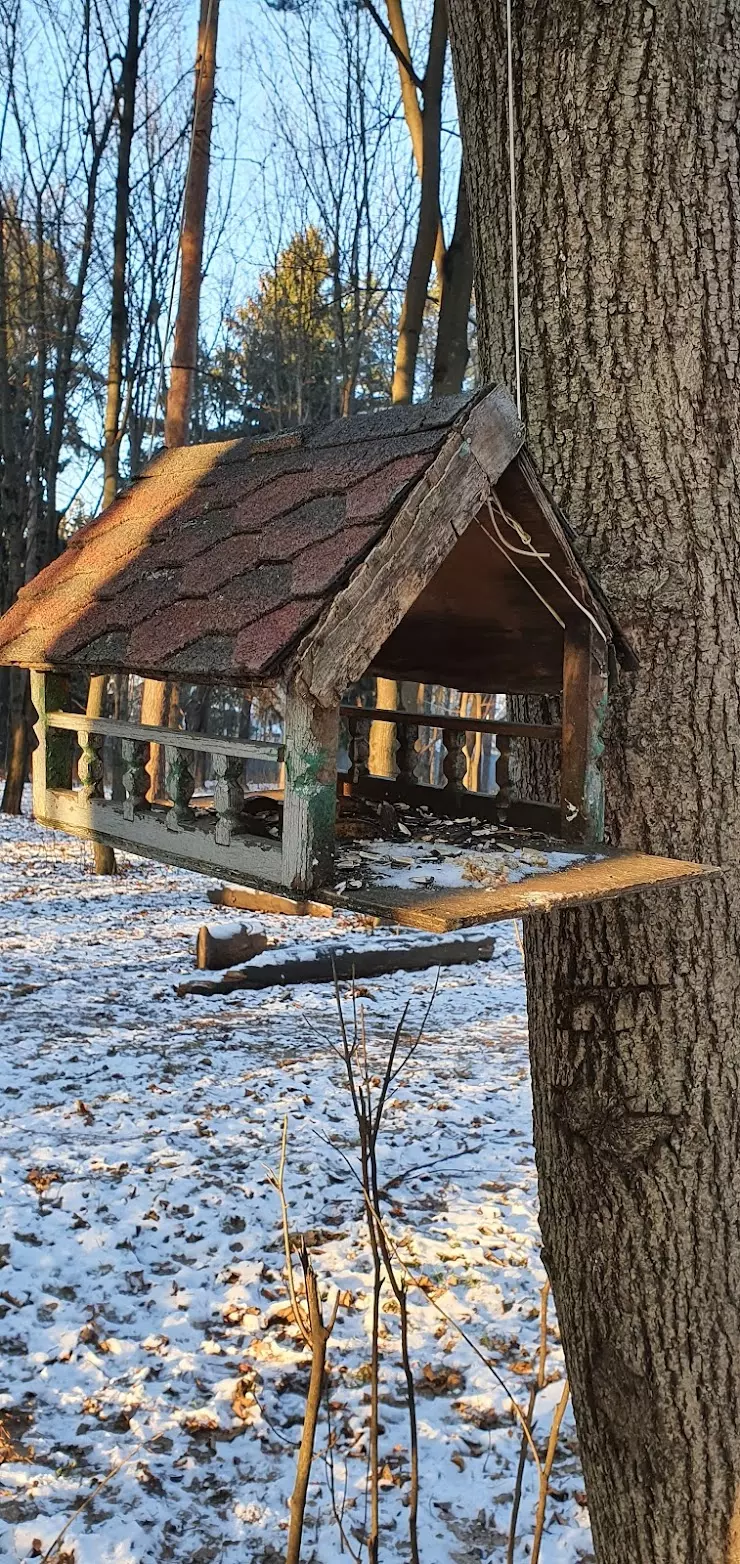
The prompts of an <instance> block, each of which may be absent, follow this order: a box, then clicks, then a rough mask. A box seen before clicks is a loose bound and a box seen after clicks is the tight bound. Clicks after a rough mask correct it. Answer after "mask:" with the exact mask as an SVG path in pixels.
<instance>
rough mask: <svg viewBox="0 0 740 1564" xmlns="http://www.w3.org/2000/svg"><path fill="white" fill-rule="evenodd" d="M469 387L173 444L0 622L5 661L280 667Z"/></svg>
mask: <svg viewBox="0 0 740 1564" xmlns="http://www.w3.org/2000/svg"><path fill="white" fill-rule="evenodd" d="M472 400H473V398H472V397H470V396H464V397H447V398H444V399H443V400H441V401H439V402H437V403H434V402H432V403H421V404H418V405H414V406H412V407H394V408H388V409H386V410H384V411H382V412H379V413H372V414H358V415H357V416H355V417H352V418H347V419H338V420H336V421H335V422H334V423H331V424H327V425H324V426H323V427H318V426H317V427H310V426H309V427H308V428H306V429H302V430H298V431H292V432H290V433H288V434H286V435H278V436H271V437H269V438H268V439H266V440H254V439H251V438H247V439H242V440H232V441H221V442H218V443H212V444H206V445H199V446H188V447H186V448H185V449H183V450H176V451H167V452H164V453H162V455H161V456H159V457H158V458H156V460H155V461H154V462H152V463H151V465H150V467H149V468H148V469H147V470H146V472H145V473H144V474H142V476H141V477H140V478H138V479H137V480H136V481H135V482H134V483H133V484H132V485H131V487H130V489H129V490H128V491H127V492H126V493H125V494H123V495H121V496H120V498H119V499H118V500H116V502H115V503H114V505H112V506H111V507H110V508H109V510H107V511H106V512H105V514H104V515H103V516H101V517H99V518H98V519H97V520H96V521H93V522H90V523H89V524H88V525H87V526H86V527H84V528H82V529H81V530H80V532H79V533H77V534H76V535H75V536H74V538H73V539H72V540H71V541H70V544H69V546H68V548H67V549H66V551H65V553H64V554H63V555H61V557H60V558H59V559H57V560H55V561H54V562H53V564H51V565H50V566H48V568H47V569H46V570H44V571H42V572H41V574H40V575H39V576H37V577H36V579H35V580H34V581H32V582H31V583H30V584H29V586H28V587H25V588H23V589H22V591H21V593H20V594H19V598H18V601H17V602H16V604H15V605H14V606H13V608H12V609H11V610H10V611H9V613H8V614H6V615H5V617H4V619H3V620H2V622H0V662H20V663H21V664H23V665H25V666H30V667H44V666H47V667H48V666H67V667H76V666H79V667H85V668H96V667H97V668H100V670H101V671H103V670H110V671H122V672H138V673H146V674H154V675H157V676H159V677H166V676H167V675H168V674H170V673H178V674H179V675H180V677H189V678H191V679H193V680H197V679H199V678H201V679H204V680H207V681H209V682H215V681H217V680H219V679H221V680H224V681H227V682H230V683H234V682H238V681H239V680H240V679H244V680H246V679H248V678H250V677H253V676H255V675H260V674H266V673H268V672H269V673H271V672H273V671H275V670H276V669H278V668H279V667H280V666H281V665H282V664H283V663H284V662H285V661H286V660H287V659H288V658H289V656H290V653H291V651H292V650H293V648H294V646H295V644H296V641H297V639H298V638H299V637H300V636H301V635H302V634H303V633H304V632H305V630H307V629H308V627H309V626H310V625H311V624H312V623H313V622H314V621H315V620H316V619H317V617H318V616H319V614H320V613H321V612H322V610H323V609H324V608H325V607H327V606H328V605H329V603H330V602H331V601H332V600H333V598H334V596H335V595H336V592H337V590H338V589H339V588H340V587H341V586H342V585H344V584H345V583H346V581H347V580H349V577H350V575H351V573H352V571H353V570H354V569H355V568H356V567H357V565H358V564H359V563H360V562H361V561H362V560H363V559H364V558H365V556H366V555H367V553H368V552H369V550H370V549H371V548H372V547H373V544H374V543H375V542H376V541H377V540H378V539H379V538H380V537H381V536H382V535H383V533H384V532H385V531H386V530H387V528H388V527H389V526H390V523H391V521H392V520H393V517H394V516H395V515H396V513H397V511H398V508H399V506H400V505H401V504H402V502H403V500H404V498H405V496H406V495H407V493H408V492H409V491H410V490H411V489H412V488H413V487H414V485H415V484H416V483H418V482H419V480H420V479H421V478H422V477H423V474H424V472H425V471H426V469H427V468H428V467H429V466H430V464H431V463H432V462H433V461H434V458H435V456H436V455H437V454H438V452H439V450H440V448H441V446H442V445H443V444H444V442H445V440H446V439H447V437H448V435H449V433H450V430H451V429H452V428H453V426H454V425H455V424H456V423H458V422H459V421H461V419H462V417H463V415H464V414H465V413H466V412H467V410H468V409H469V408H470V405H471V402H472Z"/></svg>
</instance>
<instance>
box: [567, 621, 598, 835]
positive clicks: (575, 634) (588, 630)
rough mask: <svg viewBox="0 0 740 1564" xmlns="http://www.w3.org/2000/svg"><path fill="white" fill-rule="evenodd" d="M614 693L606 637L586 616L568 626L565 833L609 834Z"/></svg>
mask: <svg viewBox="0 0 740 1564" xmlns="http://www.w3.org/2000/svg"><path fill="white" fill-rule="evenodd" d="M608 693H609V658H608V647H607V643H606V641H605V640H604V637H603V636H602V635H601V634H600V633H599V631H598V630H597V629H596V626H595V625H593V624H592V623H591V622H590V620H588V619H586V618H585V617H584V618H583V619H581V620H580V621H579V622H578V623H577V624H574V625H569V626H568V627H567V628H566V631H565V645H564V650H563V755H562V771H561V826H562V834H563V836H564V837H565V838H566V840H568V841H573V842H602V841H603V839H604V773H603V764H602V758H603V754H604V740H603V727H604V720H605V717H606V706H607V699H608Z"/></svg>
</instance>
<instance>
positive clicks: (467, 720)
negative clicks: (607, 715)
mask: <svg viewBox="0 0 740 1564" xmlns="http://www.w3.org/2000/svg"><path fill="white" fill-rule="evenodd" d="M339 710H340V713H341V715H342V716H343V717H349V718H350V720H351V719H352V718H353V717H354V718H357V717H363V718H365V719H366V720H367V721H368V722H394V723H395V724H396V726H397V727H405V726H408V725H409V724H410V725H411V726H414V725H416V726H418V727H420V728H440V729H441V730H442V732H443V733H444V732H445V730H446V729H449V731H450V732H451V733H493V734H495V735H496V736H497V737H502V736H503V737H506V738H510V739H559V738H560V727H559V725H558V723H556V722H504V721H503V720H502V721H501V722H497V721H496V720H495V718H492V717H448V716H445V715H444V714H443V713H442V712H437V711H391V710H385V709H381V708H380V707H374V706H349V705H342V706H340V708H339Z"/></svg>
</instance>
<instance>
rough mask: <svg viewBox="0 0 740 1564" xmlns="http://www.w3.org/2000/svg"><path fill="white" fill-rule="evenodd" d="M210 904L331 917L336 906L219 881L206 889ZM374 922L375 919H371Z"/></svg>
mask: <svg viewBox="0 0 740 1564" xmlns="http://www.w3.org/2000/svg"><path fill="white" fill-rule="evenodd" d="M206 894H207V896H208V900H209V902H210V903H211V906H212V907H238V908H239V909H240V910H243V911H245V912H269V913H271V914H279V915H281V916H283V917H287V918H333V917H334V913H335V911H336V908H335V906H334V904H333V903H331V904H330V903H329V902H326V901H310V900H308V901H307V900H305V899H299V898H297V897H295V896H283V895H281V894H280V892H279V891H257V890H248V889H246V887H245V888H244V889H241V888H237V887H236V886H235V885H222V886H220V888H219V889H218V890H210V891H208V892H207V893H206ZM373 922H377V919H373Z"/></svg>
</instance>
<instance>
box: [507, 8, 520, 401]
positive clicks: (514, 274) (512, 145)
mask: <svg viewBox="0 0 740 1564" xmlns="http://www.w3.org/2000/svg"><path fill="white" fill-rule="evenodd" d="M511 6H512V0H506V69H507V79H508V116H509V208H510V218H511V282H512V301H513V310H514V374H515V379H516V410H517V412H518V414H519V417H520V418H521V416H522V362H521V342H520V334H519V238H518V230H517V216H516V200H517V195H516V141H515V135H514V28H513V23H512V15H511Z"/></svg>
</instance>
